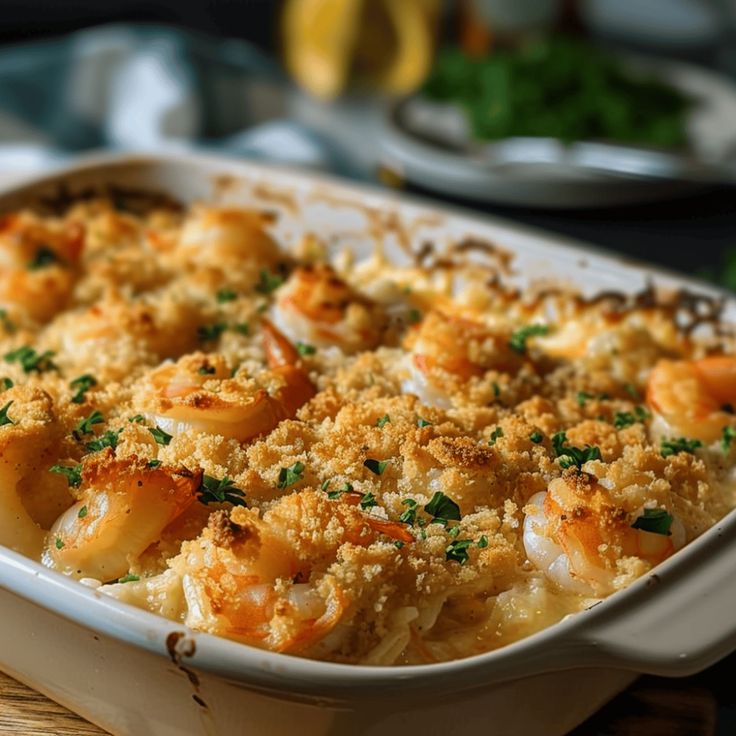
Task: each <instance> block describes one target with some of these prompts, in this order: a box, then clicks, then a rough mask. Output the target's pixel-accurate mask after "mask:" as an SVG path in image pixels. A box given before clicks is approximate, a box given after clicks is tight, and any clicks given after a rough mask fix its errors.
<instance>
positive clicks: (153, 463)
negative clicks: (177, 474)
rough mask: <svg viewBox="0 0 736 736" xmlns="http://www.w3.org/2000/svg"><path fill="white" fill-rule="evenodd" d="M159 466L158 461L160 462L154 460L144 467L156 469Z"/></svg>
mask: <svg viewBox="0 0 736 736" xmlns="http://www.w3.org/2000/svg"><path fill="white" fill-rule="evenodd" d="M159 465H161V461H160V460H156V459H154V460H149V461H148V462H147V463H146V467H147V468H157V467H158V466H159Z"/></svg>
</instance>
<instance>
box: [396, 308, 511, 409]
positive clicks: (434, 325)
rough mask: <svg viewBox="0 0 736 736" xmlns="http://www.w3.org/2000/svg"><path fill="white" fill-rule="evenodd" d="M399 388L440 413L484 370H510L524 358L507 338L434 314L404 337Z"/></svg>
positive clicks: (468, 322)
mask: <svg viewBox="0 0 736 736" xmlns="http://www.w3.org/2000/svg"><path fill="white" fill-rule="evenodd" d="M407 346H408V347H409V348H410V353H409V355H408V356H407V359H406V361H405V368H406V373H407V374H408V375H407V376H406V378H405V379H404V380H403V381H402V389H403V390H404V392H406V393H412V394H414V395H416V396H417V397H418V398H419V400H420V401H422V402H423V403H425V404H427V405H429V406H435V407H438V408H440V409H447V408H450V407H451V406H452V401H451V399H450V396H451V394H452V393H455V392H457V391H458V390H459V389H461V388H462V387H463V385H464V384H466V383H467V382H468V381H470V380H471V379H473V378H481V377H482V376H484V375H485V374H486V372H487V371H490V370H497V371H513V370H515V369H517V368H518V367H519V366H520V365H521V363H522V358H521V356H520V355H518V354H517V353H515V352H514V351H513V350H512V349H511V348H510V347H509V336H508V335H507V334H501V333H495V332H492V331H491V330H490V329H489V328H488V327H486V326H485V325H483V324H480V323H478V322H474V321H471V320H469V319H466V318H464V317H455V316H449V315H447V314H444V313H442V312H439V311H432V312H430V313H429V314H427V316H426V317H425V318H424V320H423V321H422V323H421V324H420V325H418V327H416V328H415V329H414V330H413V331H412V332H411V333H410V335H409V336H408V338H407Z"/></svg>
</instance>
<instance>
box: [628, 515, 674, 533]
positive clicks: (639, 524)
mask: <svg viewBox="0 0 736 736" xmlns="http://www.w3.org/2000/svg"><path fill="white" fill-rule="evenodd" d="M673 521H674V519H673V517H672V515H671V514H668V513H667V511H665V509H644V514H643V516H640V517H638V518H637V520H636V521H635V522H634V523H633V524H632V525H631V526H632V528H634V529H641V530H642V531H644V532H652V533H653V534H664V535H665V536H670V534H671V533H672V532H670V527H671V526H672V522H673Z"/></svg>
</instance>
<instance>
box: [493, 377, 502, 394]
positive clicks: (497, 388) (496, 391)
mask: <svg viewBox="0 0 736 736" xmlns="http://www.w3.org/2000/svg"><path fill="white" fill-rule="evenodd" d="M493 395H494V397H495V398H498V397H499V396H500V395H501V387H500V386H499V385H498V384H497V383H496V382H495V381H494V382H493Z"/></svg>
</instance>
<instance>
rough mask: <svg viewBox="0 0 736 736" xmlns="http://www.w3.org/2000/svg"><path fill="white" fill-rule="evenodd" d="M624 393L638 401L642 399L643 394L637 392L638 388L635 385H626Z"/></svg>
mask: <svg viewBox="0 0 736 736" xmlns="http://www.w3.org/2000/svg"><path fill="white" fill-rule="evenodd" d="M624 391H626V393H627V394H628V395H629V396H631V398H632V399H635V400H636V401H638V400H639V399H640V398H641V394H640V393H639V392H638V391H637V389H636V386H634V384H633V383H625V384H624Z"/></svg>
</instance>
